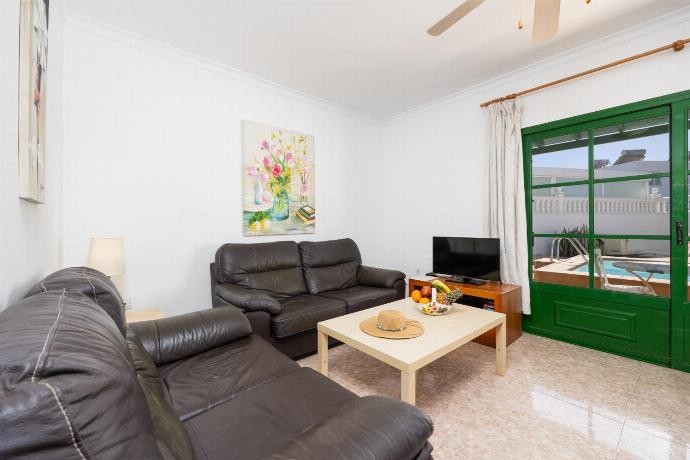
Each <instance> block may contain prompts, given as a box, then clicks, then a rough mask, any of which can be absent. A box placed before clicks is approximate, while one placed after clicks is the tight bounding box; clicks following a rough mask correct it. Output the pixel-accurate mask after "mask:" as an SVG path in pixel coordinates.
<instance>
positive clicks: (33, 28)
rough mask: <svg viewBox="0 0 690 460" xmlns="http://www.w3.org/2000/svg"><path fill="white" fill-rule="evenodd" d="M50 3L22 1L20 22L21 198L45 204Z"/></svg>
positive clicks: (31, 0) (45, 1)
mask: <svg viewBox="0 0 690 460" xmlns="http://www.w3.org/2000/svg"><path fill="white" fill-rule="evenodd" d="M48 12H49V9H48V0H22V1H21V2H20V19H19V21H20V22H19V113H18V118H19V197H20V198H23V199H25V200H27V201H31V202H34V203H43V202H44V201H45V156H46V151H45V149H46V143H45V140H46V71H47V68H48Z"/></svg>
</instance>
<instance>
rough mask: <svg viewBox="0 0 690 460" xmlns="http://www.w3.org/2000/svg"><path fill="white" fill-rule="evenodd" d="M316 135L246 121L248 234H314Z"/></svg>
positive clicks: (244, 207)
mask: <svg viewBox="0 0 690 460" xmlns="http://www.w3.org/2000/svg"><path fill="white" fill-rule="evenodd" d="M314 156H315V152H314V136H312V135H309V134H304V133H299V132H295V131H290V130H287V129H281V128H276V127H273V126H267V125H263V124H260V123H254V122H251V121H243V122H242V164H243V168H242V227H243V233H244V235H245V236H260V235H286V234H299V233H314V228H315V226H316V204H315V199H314V197H315V193H314V192H315V191H314V183H315V181H314Z"/></svg>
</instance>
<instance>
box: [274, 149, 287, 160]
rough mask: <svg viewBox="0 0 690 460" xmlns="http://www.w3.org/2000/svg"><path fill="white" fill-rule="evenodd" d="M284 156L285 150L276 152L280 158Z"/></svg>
mask: <svg viewBox="0 0 690 460" xmlns="http://www.w3.org/2000/svg"><path fill="white" fill-rule="evenodd" d="M284 154H285V151H284V150H283V149H278V150H276V156H277V157H278V158H280V157H282V156H283V155H284Z"/></svg>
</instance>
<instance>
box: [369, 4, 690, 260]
mask: <svg viewBox="0 0 690 460" xmlns="http://www.w3.org/2000/svg"><path fill="white" fill-rule="evenodd" d="M689 30H690V10H685V11H684V12H681V13H675V14H673V15H672V16H667V17H664V18H661V19H658V20H656V21H653V22H650V23H648V24H645V25H643V26H638V27H636V28H634V29H633V30H627V31H624V32H622V33H619V34H616V35H613V36H610V37H608V38H606V39H603V40H599V41H597V42H595V43H591V44H589V45H587V46H583V47H582V48H580V49H576V50H573V51H571V52H569V53H567V54H564V55H561V56H559V57H557V58H555V59H551V60H549V61H547V62H544V63H540V64H538V65H535V66H532V67H530V68H526V69H522V70H520V71H517V72H513V73H511V74H508V75H504V76H502V77H500V78H498V79H495V80H492V81H490V82H487V83H485V84H483V85H479V86H477V87H474V88H471V89H468V90H467V91H464V92H463V93H460V94H457V95H454V96H452V97H449V98H446V99H444V100H442V101H437V102H435V103H432V104H429V105H428V106H424V107H421V108H418V109H416V110H414V111H411V112H409V113H406V114H402V115H400V116H398V117H395V118H394V119H392V120H389V121H388V122H387V123H386V126H385V127H384V143H385V148H384V152H385V160H384V162H385V164H386V168H385V172H386V174H385V184H386V186H385V190H386V192H387V193H386V195H385V200H384V201H385V206H384V208H385V210H386V211H385V224H384V228H385V231H384V234H383V235H381V236H380V239H381V241H384V242H385V251H384V252H385V253H384V259H383V260H384V263H385V264H386V265H388V266H392V267H398V268H400V269H401V270H405V271H406V272H407V273H410V274H411V273H416V272H420V271H421V272H425V271H429V270H431V236H432V235H448V236H485V235H486V233H485V232H486V228H485V224H484V210H485V196H486V194H485V159H486V154H487V149H486V145H487V139H486V136H487V134H486V125H487V114H486V112H485V111H484V110H482V109H480V108H479V104H480V103H481V102H484V101H486V100H489V99H493V98H495V97H498V96H503V95H505V94H510V93H513V92H516V91H519V90H522V89H526V88H529V87H532V86H535V85H538V84H541V83H545V82H548V81H551V80H555V79H557V78H561V77H564V76H567V75H570V74H573V73H576V72H580V71H582V70H586V69H589V68H591V67H595V66H599V65H602V64H605V63H607V62H610V61H612V60H616V59H620V58H623V57H626V56H629V55H631V54H634V53H638V52H642V51H647V50H649V49H652V48H656V47H658V46H662V45H665V44H669V43H671V42H673V41H675V40H678V39H681V38H687V37H688V31H689ZM688 75H690V51H689V50H688V49H687V48H686V50H685V51H683V52H681V53H674V52H670V51H669V52H665V53H663V54H658V55H656V56H653V57H650V58H646V59H644V60H640V61H636V62H634V63H630V64H626V65H624V66H622V67H618V68H614V69H611V70H608V71H605V72H603V73H600V74H596V75H593V76H589V77H586V78H582V79H579V80H576V81H573V82H570V83H567V84H564V85H561V86H558V87H555V88H551V89H547V90H544V91H542V92H539V93H534V94H532V95H529V96H525V97H524V98H523V126H525V127H527V126H532V125H536V124H540V123H544V122H549V121H554V120H558V119H562V118H565V117H570V116H574V115H578V114H583V113H588V112H592V111H596V110H600V109H605V108H609V107H613V106H617V105H621V104H626V103H629V102H635V101H640V100H643V99H648V98H652V97H656V96H661V95H665V94H669V93H673V92H677V91H683V90H688V89H690V79H689V78H688ZM402 248H404V250H403V249H402Z"/></svg>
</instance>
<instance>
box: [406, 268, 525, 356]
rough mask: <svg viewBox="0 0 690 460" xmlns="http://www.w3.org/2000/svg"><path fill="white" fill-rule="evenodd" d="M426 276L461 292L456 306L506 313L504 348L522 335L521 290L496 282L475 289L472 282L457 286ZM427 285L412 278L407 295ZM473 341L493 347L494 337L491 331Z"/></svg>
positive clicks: (477, 286) (514, 286)
mask: <svg viewBox="0 0 690 460" xmlns="http://www.w3.org/2000/svg"><path fill="white" fill-rule="evenodd" d="M429 276H435V277H436V279H439V280H441V281H443V282H444V283H445V284H446V285H447V286H448V287H449V288H451V289H456V288H458V289H460V290H461V291H462V294H463V297H461V298H460V300H458V302H457V303H459V304H463V305H469V306H472V307H476V308H483V309H486V310H493V311H497V312H499V313H505V315H506V326H507V330H506V346H507V345H510V344H511V343H513V342H515V341H516V340H517V339H518V338H519V337H520V336H521V335H522V289H521V288H520V286H517V285H515V284H506V283H500V282H498V281H483V282H481V284H480V285H477V284H473V283H471V282H470V283H463V282H457V281H454V280H453V277H449V276H437V275H436V274H431V275H429ZM464 279H466V278H464ZM464 279H463V280H464ZM470 280H471V278H470ZM475 281H477V280H475ZM479 281H481V280H479ZM430 285H431V280H428V281H426V280H418V279H415V278H414V277H411V278H410V281H409V283H408V289H409V293H410V294H411V293H412V291H414V290H415V289H420V290H421V289H422V288H423V287H424V286H430ZM474 341H475V342H478V343H481V344H482V345H487V346H490V347H495V346H496V333H495V331H494V330H493V329H492V330H491V331H489V332H486V333H484V334H482V335H480V336H479V337H477V338H476V339H474Z"/></svg>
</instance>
